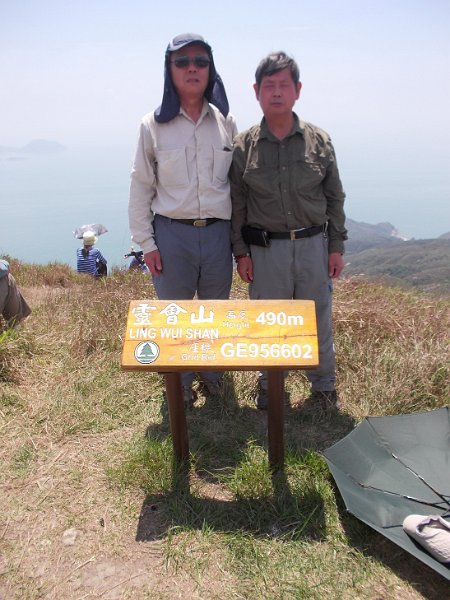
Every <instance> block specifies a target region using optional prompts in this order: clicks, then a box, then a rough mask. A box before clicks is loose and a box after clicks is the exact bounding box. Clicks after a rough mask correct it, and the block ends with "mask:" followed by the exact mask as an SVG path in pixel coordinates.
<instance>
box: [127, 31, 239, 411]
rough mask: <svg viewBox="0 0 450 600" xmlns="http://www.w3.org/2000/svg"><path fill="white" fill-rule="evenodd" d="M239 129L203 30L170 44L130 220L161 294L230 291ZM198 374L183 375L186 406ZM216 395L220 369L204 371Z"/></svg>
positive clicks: (143, 137)
mask: <svg viewBox="0 0 450 600" xmlns="http://www.w3.org/2000/svg"><path fill="white" fill-rule="evenodd" d="M236 133H237V127H236V123H235V120H234V118H233V117H232V116H231V115H230V114H229V110H228V100H227V96H226V93H225V88H224V86H223V83H222V80H221V78H220V76H219V74H218V73H217V71H216V69H215V65H214V60H213V55H212V50H211V46H210V45H209V44H208V43H207V42H206V41H205V40H204V38H203V37H202V36H200V35H198V34H194V33H185V34H181V35H178V36H176V37H175V38H174V39H173V40H172V41H171V42H170V43H169V45H168V46H167V50H166V54H165V63H164V92H163V99H162V102H161V106H159V107H158V108H157V109H156V110H154V111H153V112H151V113H149V114H148V115H146V116H145V117H144V118H143V120H142V122H141V126H140V131H139V139H138V144H137V150H136V155H135V159H134V164H133V168H132V172H131V186H130V199H129V207H128V212H129V222H130V230H131V234H132V240H133V241H134V242H135V243H137V244H139V246H140V247H141V249H142V251H143V252H144V260H145V263H146V265H147V266H148V268H149V270H150V272H151V275H152V279H153V284H154V286H155V290H156V293H157V295H158V298H159V299H161V300H165V299H167V300H191V299H193V298H194V296H195V295H197V298H198V299H205V300H206V299H227V298H228V297H229V293H230V289H231V279H232V271H233V269H232V255H231V242H230V218H231V199H230V186H229V180H228V171H229V167H230V164H231V158H232V149H233V138H234V136H235V135H236ZM194 376H195V374H194V373H183V374H182V385H183V396H184V401H185V405H186V406H187V407H191V406H192V405H193V403H194V401H195V399H196V392H195V391H194V390H193V388H192V383H193V381H194ZM200 377H201V381H200V389H201V390H202V392H203V393H205V395H219V394H220V392H221V389H222V373H220V372H211V371H209V372H202V373H200Z"/></svg>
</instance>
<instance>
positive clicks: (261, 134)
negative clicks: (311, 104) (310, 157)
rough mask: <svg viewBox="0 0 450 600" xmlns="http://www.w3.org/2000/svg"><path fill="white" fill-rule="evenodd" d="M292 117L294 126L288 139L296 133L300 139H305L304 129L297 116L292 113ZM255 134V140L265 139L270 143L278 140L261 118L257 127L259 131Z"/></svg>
mask: <svg viewBox="0 0 450 600" xmlns="http://www.w3.org/2000/svg"><path fill="white" fill-rule="evenodd" d="M292 115H293V117H294V125H293V126H292V130H291V132H290V133H289V135H288V137H291V136H293V135H295V134H296V133H299V134H300V135H301V136H302V137H305V128H304V126H303V123H302V121H300V119H299V118H298V115H297V114H296V113H295V112H293V113H292ZM256 133H257V136H256V137H257V139H263V138H267V139H268V140H269V141H270V142H279V141H280V140H279V139H278V138H277V137H275V136H274V135H273V134H272V133H271V131H270V129H269V128H268V127H267V121H266V119H265V117H263V118H262V120H261V123H260V126H259V130H258V131H257V132H256Z"/></svg>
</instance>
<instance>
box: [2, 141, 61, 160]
mask: <svg viewBox="0 0 450 600" xmlns="http://www.w3.org/2000/svg"><path fill="white" fill-rule="evenodd" d="M64 150H66V147H65V146H63V145H62V144H60V143H59V142H55V141H53V140H31V141H30V142H28V144H26V145H25V146H22V147H15V146H0V157H2V158H4V159H6V160H14V159H18V158H25V157H27V156H30V155H34V156H36V155H41V154H57V153H60V152H63V151H64Z"/></svg>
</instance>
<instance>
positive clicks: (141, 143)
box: [128, 100, 237, 253]
mask: <svg viewBox="0 0 450 600" xmlns="http://www.w3.org/2000/svg"><path fill="white" fill-rule="evenodd" d="M236 134H237V127H236V122H235V120H234V118H233V116H231V115H228V117H227V118H225V117H224V116H223V115H222V114H221V113H220V111H219V110H218V109H217V108H216V107H215V106H213V105H211V104H208V102H206V100H205V102H204V105H203V110H202V114H201V116H200V119H199V120H198V121H197V122H196V123H195V122H194V121H193V120H192V119H190V117H188V116H187V114H186V113H185V112H184V111H183V110H182V109H181V110H180V114H179V115H178V116H176V117H175V118H174V119H172V120H171V121H169V122H168V123H157V122H156V121H155V118H154V113H153V112H152V113H149V114H148V115H146V116H145V117H144V118H143V120H142V123H141V126H140V131H139V139H138V144H137V150H136V155H135V159H134V164H133V168H132V172H131V186H130V199H129V205H128V216H129V224H130V231H131V235H132V239H133V241H134V242H136V243H137V244H139V246H140V247H141V249H142V250H143V251H144V253H147V252H151V251H153V250H156V249H157V246H156V244H155V240H154V233H153V218H154V215H155V214H160V215H163V216H165V217H169V218H172V219H206V218H210V217H216V218H218V219H230V218H231V199H230V184H229V180H228V171H229V168H230V165H231V159H232V150H233V138H234V136H235V135H236Z"/></svg>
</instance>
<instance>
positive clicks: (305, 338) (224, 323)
mask: <svg viewBox="0 0 450 600" xmlns="http://www.w3.org/2000/svg"><path fill="white" fill-rule="evenodd" d="M121 364H122V368H123V369H125V370H146V371H158V372H160V373H165V378H166V392H167V402H168V408H169V418H170V428H171V432H172V440H173V447H174V453H175V457H176V459H177V460H178V461H187V459H188V457H189V443H188V434H187V424H186V415H185V411H184V404H183V397H182V388H181V377H180V373H181V372H182V371H195V372H198V371H207V370H214V371H218V370H222V369H223V370H226V371H248V370H260V369H262V370H267V372H268V385H269V389H268V396H269V405H268V445H269V461H270V464H271V466H272V467H278V468H280V467H282V465H283V460H284V444H283V423H284V419H283V409H284V400H283V397H284V378H283V370H284V369H289V370H292V369H312V368H314V367H317V366H318V364H319V357H318V344H317V325H316V315H315V306H314V302H313V301H311V300H133V301H132V302H130V306H129V310H128V319H127V326H126V332H125V339H124V344H123V351H122V363H121Z"/></svg>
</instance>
